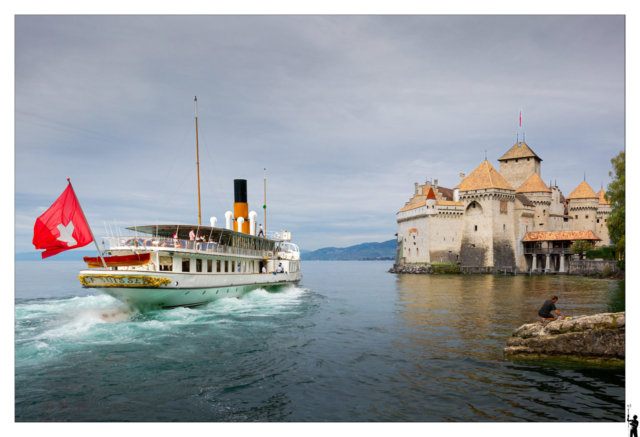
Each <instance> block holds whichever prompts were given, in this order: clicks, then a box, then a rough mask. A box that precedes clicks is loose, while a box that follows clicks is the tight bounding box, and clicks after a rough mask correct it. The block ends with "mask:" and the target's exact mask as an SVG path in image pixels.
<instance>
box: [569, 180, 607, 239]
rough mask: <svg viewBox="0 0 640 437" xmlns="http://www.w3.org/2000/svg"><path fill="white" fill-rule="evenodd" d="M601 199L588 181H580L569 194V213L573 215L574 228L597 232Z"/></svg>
mask: <svg viewBox="0 0 640 437" xmlns="http://www.w3.org/2000/svg"><path fill="white" fill-rule="evenodd" d="M599 200H600V199H599V198H598V195H597V194H596V193H595V192H594V191H593V190H592V189H591V187H590V186H589V184H587V181H583V182H582V183H580V185H578V187H577V188H576V189H575V190H573V192H572V193H571V194H569V195H568V196H567V201H568V202H569V205H568V206H569V215H572V216H573V229H574V230H575V231H591V232H593V233H594V234H596V220H597V217H596V216H597V213H598V202H599ZM596 235H597V234H596Z"/></svg>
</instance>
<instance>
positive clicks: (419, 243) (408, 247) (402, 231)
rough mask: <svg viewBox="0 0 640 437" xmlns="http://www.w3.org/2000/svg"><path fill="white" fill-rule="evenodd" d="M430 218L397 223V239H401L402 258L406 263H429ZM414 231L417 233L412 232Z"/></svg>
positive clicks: (425, 217)
mask: <svg viewBox="0 0 640 437" xmlns="http://www.w3.org/2000/svg"><path fill="white" fill-rule="evenodd" d="M430 218H431V216H422V217H418V218H416V219H413V220H406V221H402V222H400V223H398V238H400V237H402V238H403V246H404V247H403V252H404V253H403V257H404V260H405V262H407V263H415V262H427V263H428V262H430V261H431V260H430V259H429V225H430ZM412 229H415V230H416V231H417V232H412V231H411V230H412Z"/></svg>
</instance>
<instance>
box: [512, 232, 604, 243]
mask: <svg viewBox="0 0 640 437" xmlns="http://www.w3.org/2000/svg"><path fill="white" fill-rule="evenodd" d="M576 240H601V239H600V238H598V237H596V236H595V235H594V234H593V232H591V231H556V232H529V233H527V235H525V237H524V239H523V240H522V241H523V242H527V241H576Z"/></svg>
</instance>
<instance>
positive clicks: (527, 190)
mask: <svg viewBox="0 0 640 437" xmlns="http://www.w3.org/2000/svg"><path fill="white" fill-rule="evenodd" d="M516 194H524V195H525V196H526V197H527V199H529V201H530V202H532V203H533V204H534V205H535V208H536V209H535V213H534V216H533V220H532V221H533V223H532V225H531V231H532V232H543V231H549V230H552V229H551V227H550V221H549V219H550V216H549V215H550V214H551V190H550V189H549V187H547V184H545V183H544V182H543V181H542V178H541V177H540V176H539V175H538V174H537V173H534V174H532V175H531V176H529V178H528V179H527V180H526V181H524V183H523V184H522V185H520V186H519V187H518V189H517V190H516Z"/></svg>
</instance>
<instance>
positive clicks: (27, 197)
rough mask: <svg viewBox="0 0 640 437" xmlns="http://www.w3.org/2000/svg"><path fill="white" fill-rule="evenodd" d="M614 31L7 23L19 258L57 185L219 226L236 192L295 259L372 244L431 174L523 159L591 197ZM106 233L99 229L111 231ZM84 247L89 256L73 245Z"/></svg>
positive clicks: (97, 219) (608, 100)
mask: <svg viewBox="0 0 640 437" xmlns="http://www.w3.org/2000/svg"><path fill="white" fill-rule="evenodd" d="M624 25H625V23H624V18H623V17H622V16H601V17H598V16H581V17H570V16H562V17H553V16H519V17H513V16H500V17H490V16H475V17H474V16H468V17H466V16H390V17H384V16H241V17H239V16H238V17H236V16H179V17H172V16H163V17H159V16H153V17H151V16H147V17H145V16H104V17H102V16H95V17H87V16H74V17H65V16H51V17H38V16H18V17H17V18H16V39H15V56H16V58H15V63H16V64H15V78H16V79H15V80H16V82H15V101H16V106H15V111H16V113H15V120H16V126H15V132H16V144H15V152H16V154H15V156H16V167H15V170H16V179H15V180H16V193H15V196H16V197H15V200H16V229H15V232H16V251H17V252H25V251H34V250H35V249H34V248H33V245H32V244H31V239H32V237H33V226H34V223H35V220H36V218H37V217H38V216H39V215H41V214H42V213H43V212H44V211H45V210H46V209H47V208H48V207H49V206H50V205H51V204H52V203H53V202H54V201H55V199H56V198H57V197H58V196H59V195H60V194H61V193H62V191H63V190H64V189H65V186H66V178H68V177H69V178H71V181H72V182H73V184H74V188H75V190H76V193H77V195H78V198H79V200H80V203H81V204H82V206H83V209H84V211H85V214H86V215H87V218H88V219H89V222H90V225H91V227H92V228H93V230H94V233H95V235H96V237H97V238H98V239H100V237H103V236H106V233H105V230H104V229H105V226H104V224H103V221H107V222H109V221H111V222H112V223H113V220H114V219H115V220H117V222H118V224H121V225H127V226H130V225H133V224H134V221H135V222H136V223H137V224H154V223H156V220H157V221H158V222H159V223H175V222H178V221H179V222H180V223H183V224H186V223H190V224H197V221H198V203H197V184H196V171H195V163H196V147H195V146H196V134H195V121H194V115H195V114H194V102H193V98H194V96H196V95H197V96H198V124H199V128H200V129H199V130H200V137H199V138H200V174H201V189H202V216H203V224H208V223H209V217H211V216H215V217H217V218H218V224H221V223H222V225H224V213H225V211H227V210H232V202H233V179H234V178H242V179H247V180H248V188H249V209H250V210H255V211H256V212H258V217H259V222H261V223H262V222H263V220H262V203H263V202H262V197H263V194H262V193H263V171H262V169H263V168H264V167H266V168H267V179H268V181H267V183H268V186H267V188H268V193H267V196H268V199H267V204H268V211H269V216H268V219H267V220H268V222H267V224H268V228H269V229H274V227H275V228H279V229H287V230H290V231H292V232H293V238H294V240H293V241H294V242H296V243H297V244H298V245H299V246H300V247H301V248H303V249H310V250H314V249H318V248H321V247H327V246H338V247H343V246H350V245H354V244H359V243H363V242H372V241H386V240H389V239H391V238H394V234H395V233H396V232H397V224H396V221H395V218H396V213H397V211H398V210H399V209H400V208H402V206H403V205H404V203H405V202H406V201H407V200H409V198H410V197H411V195H412V193H413V183H414V182H420V183H424V182H425V180H426V179H427V178H430V179H431V178H433V179H438V180H439V184H440V185H441V186H444V187H448V188H452V187H453V186H455V185H456V184H457V183H458V179H459V173H461V172H462V173H466V174H469V173H470V172H471V171H473V169H474V168H475V167H477V166H478V165H479V164H480V163H481V162H482V161H483V160H484V155H485V150H486V151H487V152H486V153H487V157H488V159H489V161H490V162H491V163H492V164H493V165H494V166H496V167H498V165H499V163H498V161H497V159H498V158H499V157H500V156H501V155H503V154H504V153H505V152H506V151H507V150H508V149H509V148H510V147H511V146H513V144H515V142H516V133H517V132H518V111H519V109H520V108H522V109H523V130H524V131H525V132H526V141H527V144H529V146H530V147H531V148H532V149H533V150H534V151H535V152H536V154H538V155H539V156H540V157H541V158H542V159H543V162H542V178H543V180H544V181H545V182H547V183H549V181H550V180H554V181H555V180H557V183H558V185H559V186H560V189H561V190H562V191H563V193H564V194H565V195H568V194H569V193H570V192H571V191H572V190H573V189H574V188H575V187H576V186H577V185H578V184H579V183H580V182H581V181H582V180H583V174H584V172H586V177H587V182H588V183H589V184H590V185H591V187H592V188H593V189H594V190H596V191H598V190H599V189H600V185H601V183H604V185H605V188H606V185H607V183H608V182H609V181H610V178H609V176H608V172H609V170H610V167H611V165H610V159H611V158H612V157H613V156H614V155H616V154H617V153H618V152H620V151H621V150H623V148H624V109H625V108H624V98H625V94H624V91H625V90H624V61H625V59H624V34H625V33H624ZM112 226H113V225H112ZM86 249H87V250H90V249H91V246H87V248H86Z"/></svg>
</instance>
